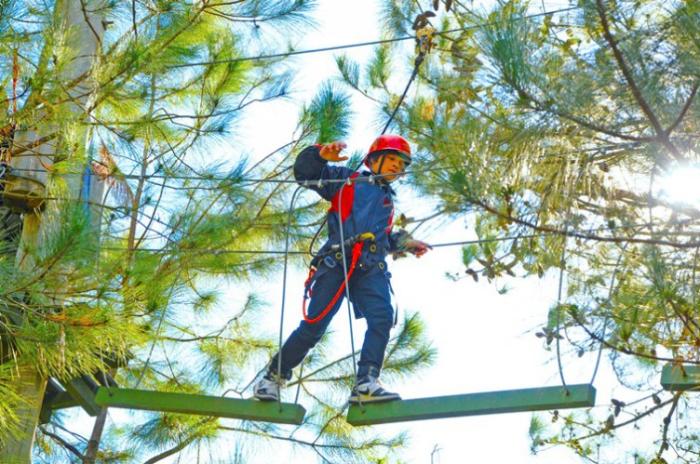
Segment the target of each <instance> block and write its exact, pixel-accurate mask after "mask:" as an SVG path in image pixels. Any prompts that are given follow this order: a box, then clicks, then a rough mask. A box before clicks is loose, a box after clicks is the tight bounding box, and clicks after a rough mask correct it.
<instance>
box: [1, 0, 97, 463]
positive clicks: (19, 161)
mask: <svg viewBox="0 0 700 464" xmlns="http://www.w3.org/2000/svg"><path fill="white" fill-rule="evenodd" d="M98 3H99V4H102V3H103V0H96V1H90V0H57V1H56V2H55V11H54V20H55V21H56V22H57V23H59V24H60V27H61V28H62V29H68V30H69V31H70V32H69V34H68V36H67V37H68V39H67V40H68V44H69V45H70V46H71V48H72V49H73V50H74V52H75V55H74V57H73V59H72V61H71V66H68V67H67V71H66V72H65V73H63V74H62V75H61V76H60V80H61V81H63V82H69V81H71V80H72V79H75V78H77V77H78V76H81V75H83V74H84V73H87V71H89V69H90V67H91V66H92V65H93V62H94V60H95V57H96V56H97V54H98V53H100V44H101V40H102V34H103V33H104V26H103V23H102V21H101V17H100V16H99V12H100V11H102V9H101V8H97V6H99V5H97V4H98ZM43 55H45V56H51V53H50V51H48V53H43ZM93 86H94V84H93V83H92V82H91V81H90V79H84V80H83V82H82V83H81V84H79V85H77V86H76V87H75V88H74V89H73V90H72V91H70V92H69V93H71V94H73V95H72V96H73V101H72V102H71V103H68V105H69V108H70V109H71V111H74V112H75V113H80V112H81V111H83V109H84V107H85V103H86V101H87V100H88V97H87V95H88V94H89V91H91V90H92V88H93ZM86 90H88V92H86ZM40 91H41V89H39V92H40ZM85 116H87V115H85ZM56 129H57V127H54V126H52V125H51V124H50V123H48V124H44V125H40V126H39V127H37V130H26V131H24V132H20V133H19V134H18V136H17V138H16V143H18V144H19V146H31V147H32V150H31V152H30V153H31V154H32V156H27V155H28V153H25V154H24V155H25V156H20V157H17V158H14V159H12V160H11V166H12V167H13V168H15V169H24V170H25V171H23V174H22V175H23V176H26V177H30V178H33V179H34V180H35V181H38V182H39V183H40V184H43V185H45V184H46V181H47V175H46V172H45V171H44V172H42V169H43V167H44V166H46V165H50V164H51V163H52V162H53V156H52V155H53V154H54V153H55V152H56V143H55V142H54V141H53V138H51V140H48V139H47V140H46V141H42V137H44V136H45V135H47V134H48V133H52V131H55V130H56ZM36 141H41V142H39V143H38V144H36V146H35V144H33V143H32V142H36ZM20 172H22V171H20ZM80 183H81V180H80V179H78V180H77V181H76V182H69V186H70V188H69V190H70V194H71V195H72V196H73V197H75V198H78V197H79V195H80ZM42 195H43V196H45V193H43V192H42ZM43 227H44V226H43V224H42V217H41V213H40V212H38V211H35V212H29V213H26V214H25V215H24V226H23V230H22V239H21V244H20V247H19V250H18V254H17V266H18V267H19V268H21V269H26V270H29V269H31V268H32V267H33V266H34V263H33V260H32V257H31V250H35V249H36V248H37V247H39V246H41V240H40V236H41V233H42V230H43ZM19 359H20V361H19V365H18V367H17V374H18V375H17V377H16V379H17V381H16V383H14V384H13V385H12V387H13V388H14V391H16V392H17V393H18V394H19V396H20V397H21V398H23V399H24V400H25V402H24V403H23V404H22V405H20V406H19V407H18V415H19V416H20V421H21V422H20V433H19V434H18V435H17V436H15V437H10V439H9V440H8V441H7V443H6V445H5V447H4V448H3V449H0V463H2V464H5V463H8V464H20V463H22V464H24V463H31V456H32V447H33V444H34V437H35V432H36V427H37V425H38V421H39V413H40V412H41V405H42V402H43V398H44V392H45V390H46V384H47V381H48V378H46V376H45V375H43V374H41V373H40V372H39V369H38V368H37V366H38V364H37V360H23V359H22V354H21V353H19ZM32 361H34V362H32Z"/></svg>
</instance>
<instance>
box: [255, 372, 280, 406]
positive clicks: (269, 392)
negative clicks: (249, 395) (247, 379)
mask: <svg viewBox="0 0 700 464" xmlns="http://www.w3.org/2000/svg"><path fill="white" fill-rule="evenodd" d="M284 384H285V381H284V379H281V378H279V377H277V375H275V374H271V373H269V372H268V373H267V374H265V377H263V378H262V379H260V381H259V382H258V383H256V384H255V387H253V396H254V397H256V398H257V399H259V400H261V401H279V399H280V388H281V387H284Z"/></svg>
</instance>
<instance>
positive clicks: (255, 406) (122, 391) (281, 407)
mask: <svg viewBox="0 0 700 464" xmlns="http://www.w3.org/2000/svg"><path fill="white" fill-rule="evenodd" d="M95 401H96V402H97V404H99V405H100V406H107V407H116V408H126V409H141V410H146V411H161V412H174V413H180V414H197V415H203V416H214V417H229V418H233V419H244V420H253V421H263V422H276V423H280V424H296V425H299V424H301V423H302V421H303V419H304V415H305V414H306V410H305V409H304V408H303V407H302V406H300V405H298V404H291V403H281V404H280V403H277V402H276V401H257V400H241V399H236V398H224V397H221V396H205V395H193V394H189V393H170V392H156V391H147V390H133V389H127V388H104V387H100V388H99V389H98V390H97V396H96V397H95Z"/></svg>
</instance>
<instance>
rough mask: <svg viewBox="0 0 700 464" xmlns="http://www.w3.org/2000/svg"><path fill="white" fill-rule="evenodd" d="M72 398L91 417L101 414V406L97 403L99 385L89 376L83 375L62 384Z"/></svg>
mask: <svg viewBox="0 0 700 464" xmlns="http://www.w3.org/2000/svg"><path fill="white" fill-rule="evenodd" d="M62 383H63V386H64V387H65V389H66V391H67V392H68V394H69V395H70V396H72V397H73V399H75V401H77V402H78V404H79V405H80V406H81V407H82V408H83V409H84V410H85V412H86V413H88V414H89V415H91V416H93V417H94V416H97V415H98V414H99V413H100V406H99V405H98V404H97V403H95V392H96V391H97V387H98V385H97V383H95V381H94V380H92V379H91V378H90V377H89V376H87V375H82V376H80V377H76V378H74V379H71V380H70V381H69V382H62Z"/></svg>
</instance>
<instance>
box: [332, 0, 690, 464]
mask: <svg viewBox="0 0 700 464" xmlns="http://www.w3.org/2000/svg"><path fill="white" fill-rule="evenodd" d="M425 3H426V2H399V1H393V0H389V1H386V2H385V17H384V18H383V19H384V22H385V26H386V28H387V31H388V32H389V33H392V34H395V35H403V34H406V33H410V32H411V27H410V26H411V24H412V21H413V18H414V17H415V16H416V15H417V14H419V13H421V12H422V11H424V10H427V9H429V8H431V7H432V8H433V9H437V12H438V13H439V14H438V16H437V17H434V18H433V19H431V21H432V23H433V26H435V27H436V29H438V30H440V31H448V30H452V32H449V33H445V34H439V35H438V37H436V41H435V48H434V50H433V52H432V54H431V56H430V57H429V59H428V60H427V61H426V63H425V64H424V65H423V67H422V69H421V74H420V83H421V84H420V87H419V90H417V91H415V98H413V100H412V101H411V102H410V104H409V105H408V106H407V107H406V109H405V110H404V111H402V112H400V113H399V114H398V118H397V124H399V125H400V128H401V130H402V131H404V132H405V133H408V134H410V136H411V137H412V138H413V140H415V141H417V142H418V143H419V145H420V151H421V154H420V156H418V157H417V158H418V160H417V161H416V163H414V165H412V168H413V167H414V166H415V170H416V175H415V176H414V178H415V179H416V181H415V185H416V187H417V188H419V189H420V190H421V191H422V192H423V194H425V195H434V196H436V197H437V198H439V199H440V200H441V207H442V210H444V211H445V212H446V213H445V214H448V215H464V214H470V215H473V216H472V217H473V220H474V227H475V231H476V233H477V235H478V237H479V238H480V239H482V243H480V244H478V245H471V246H468V247H465V248H464V249H463V261H464V268H465V271H462V272H460V273H458V274H457V275H456V276H455V278H456V279H457V280H462V279H466V281H471V280H472V279H474V280H477V279H484V278H485V279H488V280H489V281H500V280H502V279H506V278H508V276H515V275H520V276H539V277H543V276H544V275H545V274H546V273H550V274H552V275H554V276H558V275H559V273H560V272H561V271H564V272H563V275H562V277H563V279H564V280H565V282H566V283H567V285H566V291H565V292H564V293H563V294H562V295H561V303H560V304H557V305H556V306H555V307H553V308H551V311H550V316H549V318H548V320H547V321H545V322H544V324H543V328H542V329H541V330H539V331H538V332H537V335H538V336H539V337H541V338H542V340H543V344H544V346H545V348H546V349H551V350H552V351H554V347H555V345H558V344H560V343H561V344H562V350H566V353H570V354H573V356H568V357H566V358H565V361H566V360H572V359H575V358H576V355H578V356H584V355H585V354H586V353H587V352H591V353H592V354H593V356H595V353H596V352H597V350H598V347H599V346H600V345H601V344H602V349H603V350H604V352H605V353H606V354H607V359H608V362H609V363H610V366H611V367H612V369H613V370H614V372H615V373H616V375H617V378H618V380H619V383H620V385H621V386H624V387H626V388H628V389H631V390H634V391H638V392H639V395H638V396H637V397H632V395H633V393H634V392H631V393H628V395H629V397H628V398H624V399H615V400H613V401H612V403H611V404H610V407H609V410H608V411H606V412H603V413H601V412H600V411H599V410H596V411H595V412H591V413H580V414H579V413H575V414H571V415H567V416H566V417H563V416H562V417H560V416H559V415H558V414H554V415H553V416H552V417H551V419H552V420H551V421H546V422H549V423H550V424H549V425H548V426H546V425H545V421H542V420H541V419H538V418H535V419H534V420H533V426H532V428H531V434H532V436H533V451H537V450H540V449H543V448H546V447H547V446H549V445H551V444H557V445H565V446H568V447H570V448H571V449H572V450H573V451H574V452H576V453H577V454H579V455H580V456H582V457H583V458H585V459H588V460H590V461H591V462H603V461H598V460H597V459H599V458H600V459H603V457H604V456H607V457H610V459H611V460H612V461H619V460H620V455H619V454H616V453H619V448H617V449H616V446H615V441H614V440H615V437H617V436H618V434H619V433H625V432H624V431H625V430H626V429H629V428H632V427H644V426H647V427H651V428H653V427H659V430H660V434H659V436H658V438H657V440H655V441H654V442H649V443H640V442H635V444H634V446H635V450H627V451H628V452H629V455H630V456H632V454H634V458H635V459H636V461H635V462H656V463H660V462H667V461H666V460H664V459H667V460H669V461H670V460H671V459H675V456H674V453H675V455H677V458H678V459H679V460H684V461H685V460H688V461H695V460H697V459H698V450H697V444H696V437H697V434H698V428H697V426H696V425H695V424H696V420H695V419H696V418H697V417H698V416H697V412H698V411H697V408H696V406H695V405H694V395H695V394H694V393H676V394H671V393H667V392H660V386H659V384H658V379H659V372H660V367H661V366H662V365H663V364H665V363H667V362H671V361H673V362H677V363H678V362H687V363H695V362H697V347H698V340H700V338H698V335H699V334H700V329H699V326H698V318H697V300H698V295H699V293H698V285H697V275H696V274H697V249H698V246H699V244H700V242H699V241H698V232H699V231H700V229H699V226H700V224H698V218H699V217H700V209H698V206H697V205H696V204H691V203H686V204H680V203H678V202H674V201H672V200H670V199H669V198H667V197H664V196H663V195H662V194H661V193H660V192H659V190H660V189H659V179H661V178H662V177H663V176H665V175H668V174H670V173H672V172H673V171H674V170H675V169H678V168H683V167H687V166H692V165H694V164H696V163H697V162H698V153H699V151H698V149H699V146H698V120H699V119H698V116H700V105H699V104H698V98H697V90H698V87H699V86H700V80H699V79H700V78H699V77H698V69H699V68H698V64H699V63H700V48H698V40H697V37H699V35H698V32H700V4H698V2H695V1H687V2H672V3H669V2H660V1H657V0H641V1H639V0H637V1H618V2H609V1H606V0H585V1H582V2H573V3H571V4H570V6H569V7H562V6H561V5H557V6H552V7H551V8H550V9H551V10H557V9H558V10H557V11H550V12H546V14H542V8H548V5H547V4H546V2H545V4H541V3H538V2H527V1H502V2H498V3H497V4H496V5H495V6H494V7H493V8H492V9H491V10H490V11H484V10H481V9H479V8H477V7H476V6H473V5H472V4H470V3H467V4H465V3H464V2H440V1H436V2H434V5H433V4H431V5H426V4H425ZM421 4H423V5H421ZM421 7H422V8H421ZM396 55H397V54H391V53H387V51H386V50H379V51H378V53H377V59H376V60H375V63H374V65H373V67H372V68H370V69H369V70H367V73H366V75H367V77H366V79H365V80H363V81H360V83H359V85H358V81H357V79H358V78H359V74H358V73H357V68H356V67H354V65H352V63H348V62H347V61H343V60H341V61H340V63H339V65H340V69H341V72H342V73H343V75H344V77H345V79H346V80H347V81H348V82H349V83H350V84H351V86H353V87H355V88H357V89H363V91H365V92H367V93H368V95H369V96H370V97H372V98H375V99H377V100H379V101H381V102H383V103H382V109H383V111H388V110H389V109H391V108H392V105H391V104H392V102H393V101H395V99H396V94H395V91H393V86H387V85H386V81H385V79H384V77H383V76H387V75H390V74H388V69H389V68H388V67H387V63H389V62H390V60H394V63H396V60H398V59H400V58H397V56H396ZM395 68H396V66H395V65H394V69H395ZM353 70H355V73H353V72H352V71H353ZM390 89H392V90H390ZM426 168H430V169H426ZM593 359H595V358H594V357H593ZM640 398H641V399H640ZM643 419H645V420H643ZM671 424H678V426H676V425H673V426H671ZM595 453H600V454H599V458H597V457H596V454H595Z"/></svg>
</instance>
